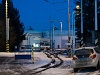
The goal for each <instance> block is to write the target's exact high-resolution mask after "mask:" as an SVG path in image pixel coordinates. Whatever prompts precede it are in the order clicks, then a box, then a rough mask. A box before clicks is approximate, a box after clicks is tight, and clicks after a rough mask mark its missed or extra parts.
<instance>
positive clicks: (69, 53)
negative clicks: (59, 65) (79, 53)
mask: <svg viewBox="0 0 100 75" xmlns="http://www.w3.org/2000/svg"><path fill="white" fill-rule="evenodd" d="M68 43H69V45H68V57H71V48H70V0H68Z"/></svg>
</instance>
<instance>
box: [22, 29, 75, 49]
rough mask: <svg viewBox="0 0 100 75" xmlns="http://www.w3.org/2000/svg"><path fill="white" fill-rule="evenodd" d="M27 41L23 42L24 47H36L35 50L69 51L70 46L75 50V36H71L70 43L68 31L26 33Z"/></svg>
mask: <svg viewBox="0 0 100 75" xmlns="http://www.w3.org/2000/svg"><path fill="white" fill-rule="evenodd" d="M25 35H26V36H25V37H26V38H25V40H23V42H22V44H21V45H22V46H32V45H33V46H34V49H41V50H43V49H50V48H51V49H52V48H53V47H54V48H55V49H67V48H68V45H71V48H72V47H73V48H75V36H72V34H70V37H71V39H70V43H68V31H66V30H63V31H62V32H61V31H60V30H55V31H53V33H50V32H49V31H41V32H40V31H34V30H28V31H25Z"/></svg>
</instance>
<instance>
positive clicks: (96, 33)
mask: <svg viewBox="0 0 100 75" xmlns="http://www.w3.org/2000/svg"><path fill="white" fill-rule="evenodd" d="M97 18H98V16H97V0H95V46H97V45H98V31H97V30H98V22H97Z"/></svg>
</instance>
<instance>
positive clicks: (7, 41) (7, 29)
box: [5, 0, 9, 52]
mask: <svg viewBox="0 0 100 75" xmlns="http://www.w3.org/2000/svg"><path fill="white" fill-rule="evenodd" d="M5 6H6V51H7V52H9V18H8V2H7V0H6V4H5Z"/></svg>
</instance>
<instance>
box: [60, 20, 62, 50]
mask: <svg viewBox="0 0 100 75" xmlns="http://www.w3.org/2000/svg"><path fill="white" fill-rule="evenodd" d="M60 29H61V33H60V34H61V50H62V22H60Z"/></svg>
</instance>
